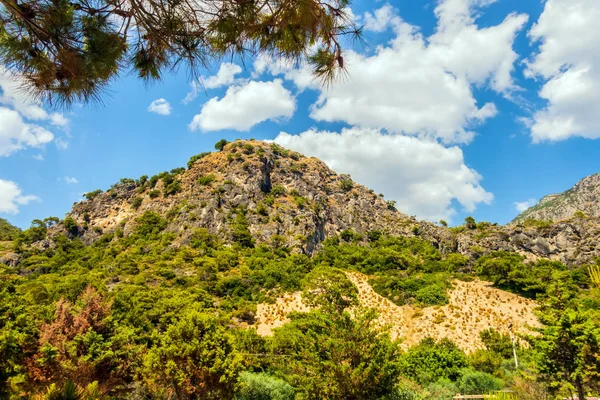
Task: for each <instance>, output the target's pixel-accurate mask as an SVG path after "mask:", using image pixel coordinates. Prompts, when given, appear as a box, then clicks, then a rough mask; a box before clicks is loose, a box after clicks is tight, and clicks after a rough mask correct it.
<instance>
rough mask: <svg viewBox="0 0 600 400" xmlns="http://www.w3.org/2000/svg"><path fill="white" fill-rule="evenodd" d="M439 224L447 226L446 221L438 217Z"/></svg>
mask: <svg viewBox="0 0 600 400" xmlns="http://www.w3.org/2000/svg"><path fill="white" fill-rule="evenodd" d="M440 225H441V226H444V227H448V223H447V222H446V221H444V220H443V219H440Z"/></svg>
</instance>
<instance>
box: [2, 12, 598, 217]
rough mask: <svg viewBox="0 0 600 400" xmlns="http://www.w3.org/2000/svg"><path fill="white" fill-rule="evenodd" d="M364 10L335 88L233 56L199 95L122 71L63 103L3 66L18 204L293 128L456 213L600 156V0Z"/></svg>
mask: <svg viewBox="0 0 600 400" xmlns="http://www.w3.org/2000/svg"><path fill="white" fill-rule="evenodd" d="M352 14H353V15H354V18H355V19H356V22H357V23H358V24H361V25H364V27H365V42H366V44H365V45H354V46H353V45H351V44H348V46H347V51H346V54H345V59H346V60H347V64H348V65H349V76H348V78H347V79H345V80H343V81H340V82H338V83H336V84H334V85H333V86H332V87H331V88H329V89H324V88H322V87H320V86H319V85H318V84H316V83H315V82H313V81H311V77H310V73H309V71H308V70H307V69H306V68H305V67H303V66H299V67H293V66H290V65H286V64H285V63H277V62H273V61H272V60H267V59H264V58H260V59H258V60H251V59H249V60H245V62H244V64H243V65H242V63H240V62H239V60H226V61H227V63H226V64H224V65H221V64H215V65H214V67H213V68H211V70H208V71H204V73H203V76H204V80H203V82H202V85H201V86H202V87H201V88H200V90H198V93H197V96H196V97H195V98H194V99H193V100H191V101H189V102H184V99H185V98H186V96H188V94H189V93H190V91H191V90H192V87H191V83H192V82H190V81H189V79H188V76H187V74H186V71H184V70H182V71H180V72H179V73H177V74H174V75H167V76H165V78H164V80H163V81H162V82H158V83H155V84H153V85H151V86H149V87H147V86H145V85H144V84H143V83H142V82H141V81H139V80H137V79H136V78H135V77H133V76H122V77H121V78H120V79H119V80H117V81H115V82H114V83H113V84H112V85H111V87H110V90H109V91H108V92H107V93H106V96H105V99H104V104H102V105H86V106H78V107H74V108H73V109H71V110H68V111H64V110H58V111H57V110H52V109H49V108H47V107H45V106H44V105H43V104H42V105H39V104H35V103H31V102H30V101H29V100H28V99H26V98H25V97H24V96H23V95H22V94H21V93H20V92H18V91H17V90H16V84H15V82H16V81H17V80H16V78H15V77H14V76H12V75H9V74H6V73H5V74H4V75H0V87H1V88H2V90H1V91H2V96H0V217H3V218H6V219H8V220H9V221H10V222H12V223H14V224H16V225H18V226H20V227H23V228H25V227H28V226H29V223H30V222H31V220H32V219H35V218H44V217H47V216H51V215H52V216H58V217H63V216H64V214H65V213H66V212H68V211H69V209H70V207H71V205H72V204H73V203H74V202H76V201H79V200H80V199H81V194H82V193H85V192H88V191H92V190H95V189H99V188H100V189H107V188H108V187H109V186H110V185H111V184H112V183H114V182H116V181H118V180H119V179H120V178H124V177H130V178H137V177H139V176H141V175H144V174H146V175H153V174H155V173H158V172H161V171H164V170H170V169H172V168H175V167H179V166H184V165H185V164H186V162H187V160H188V159H189V158H190V157H191V156H192V155H194V154H197V153H200V152H203V151H209V150H212V149H213V145H214V143H215V142H217V141H218V140H219V139H221V138H226V139H228V140H233V139H236V138H243V139H245V138H255V139H270V140H276V141H277V142H278V143H280V144H282V145H284V146H288V147H291V148H294V149H295V150H298V151H301V152H303V153H305V154H307V155H314V156H317V157H319V158H321V159H323V160H324V161H325V162H327V163H328V164H329V165H330V166H331V167H332V168H333V169H334V170H336V171H338V172H340V173H350V174H351V175H352V177H353V178H354V179H355V180H357V181H358V182H359V183H362V184H365V185H366V186H369V187H372V188H374V189H375V190H376V191H377V192H382V193H384V194H385V196H386V198H388V199H394V200H397V201H398V208H399V209H400V210H401V211H404V212H406V213H408V214H411V215H417V216H418V217H420V218H424V219H429V220H432V221H437V220H439V219H440V218H443V219H446V220H449V221H451V222H452V223H454V224H457V223H460V222H461V221H462V220H463V219H464V217H465V216H467V215H473V216H474V217H475V218H476V219H477V220H486V221H492V222H499V223H507V222H509V221H510V220H511V219H512V218H514V216H516V215H517V214H518V211H517V208H518V207H520V208H523V207H525V203H532V202H533V201H534V200H539V199H540V198H541V197H542V196H544V195H546V194H549V193H554V192H558V191H563V190H566V189H568V188H569V187H571V186H572V185H573V184H574V183H576V182H577V181H578V180H579V179H581V178H583V177H584V176H586V175H589V174H592V173H596V172H600V161H599V158H598V156H597V155H598V154H600V140H598V139H600V118H596V117H597V116H598V115H600V90H599V89H600V56H599V54H600V33H598V31H597V29H596V26H595V25H596V22H595V21H596V20H598V18H600V4H598V3H597V1H596V0H548V1H545V2H544V1H540V0H527V1H517V0H496V1H493V0H441V1H407V0H401V1H393V2H388V3H386V2H383V1H376V2H368V1H355V2H354V3H353V5H352ZM237 66H241V68H238V67H237ZM192 97H193V96H192ZM159 99H162V100H161V101H158V103H155V104H157V107H154V108H151V110H153V111H151V110H149V107H150V105H151V104H152V103H153V102H155V101H156V100H159ZM282 132H283V133H282ZM516 203H519V204H516Z"/></svg>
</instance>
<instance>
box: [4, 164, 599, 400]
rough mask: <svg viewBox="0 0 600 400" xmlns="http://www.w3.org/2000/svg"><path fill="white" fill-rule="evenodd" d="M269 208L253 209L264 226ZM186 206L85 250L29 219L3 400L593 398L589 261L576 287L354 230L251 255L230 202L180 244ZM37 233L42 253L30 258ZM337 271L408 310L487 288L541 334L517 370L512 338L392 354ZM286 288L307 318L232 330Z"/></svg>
mask: <svg viewBox="0 0 600 400" xmlns="http://www.w3.org/2000/svg"><path fill="white" fill-rule="evenodd" d="M178 173H180V172H179V171H172V172H169V173H163V174H159V175H160V176H161V178H159V180H160V179H165V178H167V181H168V180H169V179H171V178H174V177H175V176H177V174H178ZM151 180H152V178H150V179H148V180H146V181H145V182H144V183H143V185H148V186H149V185H150V181H151ZM175 181H176V179H173V180H172V182H175ZM157 182H158V181H157ZM172 182H171V183H172ZM290 194H291V195H292V196H296V197H299V194H298V193H297V192H295V191H293V190H290ZM141 198H142V197H135V198H133V199H132V206H133V204H134V203H137V201H136V199H141ZM270 198H273V197H272V195H271V197H270ZM267 204H268V201H265V202H264V203H259V204H258V205H257V209H256V214H258V215H259V216H262V215H263V212H266V213H267V214H268V208H267V207H268V206H267ZM185 206H186V205H185V203H181V204H179V205H177V206H175V207H174V208H173V209H172V210H171V211H169V213H168V214H167V215H166V216H162V215H160V214H158V213H155V212H152V211H146V212H144V213H143V214H141V215H139V216H138V217H137V218H136V219H134V220H132V221H131V223H130V224H129V225H128V228H127V229H125V231H124V226H119V227H118V228H117V229H116V230H114V231H106V232H104V233H103V232H102V230H99V231H98V235H97V240H96V241H95V242H94V243H92V244H89V245H85V244H84V243H83V241H82V239H81V238H80V236H79V234H80V233H81V232H83V230H82V229H84V228H85V227H82V226H79V225H78V223H77V221H76V220H75V219H74V218H72V217H68V218H65V220H63V221H62V223H61V222H59V220H58V219H57V218H47V219H45V220H35V221H33V223H32V226H31V227H30V228H29V229H27V230H25V231H22V232H18V233H17V234H16V236H14V235H13V236H12V239H13V249H14V251H16V252H17V253H18V254H19V256H20V257H21V259H20V261H19V262H18V263H17V264H16V265H13V266H10V267H9V266H6V265H3V264H0V398H22V397H23V396H21V394H23V393H27V394H28V395H30V397H31V396H46V397H45V398H50V397H48V396H54V397H52V398H65V397H64V396H68V395H73V393H80V396H83V395H84V393H85V396H87V397H83V398H94V399H95V398H102V397H99V395H98V393H101V394H102V396H105V397H108V398H127V396H131V395H132V390H133V389H132V388H135V389H134V390H135V396H138V397H137V398H146V399H163V398H180V399H198V398H202V399H238V400H239V399H242V400H244V399H283V400H287V399H315V400H316V399H324V398H327V399H364V398H372V399H382V400H383V399H423V400H424V399H449V398H452V396H454V395H455V394H456V393H459V392H460V393H464V394H480V393H493V392H496V391H498V390H501V389H508V390H511V391H513V392H512V393H513V395H514V396H516V398H524V399H533V398H535V399H540V398H550V397H549V396H555V397H562V398H565V397H567V396H569V395H570V394H572V393H580V394H581V393H583V394H593V393H596V392H597V391H598V390H599V389H600V388H599V387H598V383H597V382H598V377H599V376H600V355H599V354H600V345H599V343H600V311H598V310H599V309H600V288H598V287H597V284H596V283H595V282H596V281H597V280H598V281H600V278H598V276H600V274H599V273H598V271H599V268H600V267H598V266H594V267H589V270H591V271H592V278H593V279H590V277H589V275H588V266H578V267H576V266H570V267H567V266H565V265H563V264H560V263H558V262H552V261H549V260H540V261H537V262H535V263H531V262H526V261H525V259H524V258H523V257H522V256H519V255H517V254H514V253H508V252H492V253H490V254H487V255H482V256H481V257H479V258H478V259H477V260H472V259H469V257H467V256H464V255H461V254H456V253H449V254H444V253H442V252H441V251H440V250H439V249H438V248H437V247H435V246H434V245H432V244H431V243H429V242H427V241H426V240H423V239H421V238H417V237H394V236H389V235H386V234H385V233H384V232H381V231H377V230H373V231H369V232H366V233H359V232H356V231H353V230H351V229H346V230H344V231H342V232H340V234H339V235H338V236H334V237H330V238H328V239H326V240H325V241H324V243H323V247H322V249H321V250H320V251H318V252H317V253H316V254H314V255H313V256H308V255H305V254H297V253H294V252H293V251H292V249H291V248H289V247H287V243H291V242H292V241H291V240H290V238H289V237H286V236H285V234H283V233H281V234H274V235H272V238H271V241H270V243H269V244H268V245H267V244H261V243H257V242H256V241H255V240H254V238H253V236H252V233H251V231H250V227H249V223H248V219H249V218H251V217H253V218H256V217H257V216H256V214H249V212H250V211H249V210H246V209H243V208H241V207H238V208H236V209H231V210H230V211H229V214H228V215H227V217H226V218H227V223H228V225H227V226H228V228H229V237H228V240H225V239H223V238H219V237H217V236H215V235H213V234H211V233H209V232H208V231H207V230H206V229H196V230H193V231H192V232H191V235H190V236H189V237H186V238H185V240H182V238H181V237H178V234H177V233H175V232H176V231H177V228H178V224H177V222H176V221H174V220H173V219H174V218H175V216H176V215H178V213H179V210H181V208H182V207H185ZM259 206H260V207H259ZM263 208H264V210H263ZM78 218H80V217H78ZM82 218H83V220H86V216H85V215H83V217H82ZM261 218H264V217H261ZM57 224H59V225H58V228H59V229H57V230H55V231H53V230H51V229H50V228H51V227H53V226H55V225H57ZM481 224H482V223H479V224H476V225H477V227H476V229H477V230H480V229H490V226H487V225H486V226H483V225H481ZM480 227H481V228H480ZM465 229H466V228H465ZM49 231H52V235H51V236H52V239H51V240H52V243H53V245H52V246H49V247H47V248H44V247H41V246H38V245H34V246H31V244H32V243H35V242H37V241H39V240H42V239H44V238H46V235H47V233H48V232H49ZM65 231H66V234H61V232H63V233H64V232H65ZM296 239H297V240H300V241H302V242H303V243H305V242H306V241H307V239H306V238H296ZM598 265H600V264H598ZM348 271H358V272H362V273H364V274H368V275H369V276H370V283H371V285H372V287H373V288H374V290H375V291H376V292H377V293H379V294H381V295H382V296H384V297H385V298H387V299H389V300H391V301H392V302H394V303H396V304H398V305H404V304H411V305H413V306H414V307H427V306H434V307H436V306H441V305H444V304H447V303H448V294H447V292H448V290H449V288H450V287H451V285H452V280H453V279H454V278H457V277H459V278H464V279H472V277H474V276H479V277H482V278H485V279H490V280H492V281H493V282H494V284H496V285H497V286H498V287H501V288H504V289H507V290H511V291H514V292H518V293H521V294H523V295H526V296H529V297H535V298H537V299H538V301H539V302H540V304H541V307H540V309H539V316H540V320H541V321H542V322H543V325H542V326H541V327H540V328H539V334H538V335H533V336H531V337H525V338H523V339H525V340H527V341H528V342H529V346H522V345H519V344H517V345H516V347H515V351H516V353H517V356H518V359H519V364H520V366H519V369H516V368H515V366H514V360H513V343H512V340H511V338H510V336H508V335H506V334H503V333H500V332H498V331H496V330H493V329H488V330H485V331H483V332H481V340H482V342H483V344H484V346H485V348H484V349H480V350H477V351H475V352H473V353H471V354H465V353H464V352H463V351H462V350H461V349H460V348H459V347H458V346H457V345H456V344H454V343H452V342H450V341H449V340H447V339H442V340H437V341H436V340H434V339H431V338H427V339H424V340H422V341H421V342H420V343H419V344H417V345H416V346H413V347H412V348H409V349H408V350H406V351H402V350H401V349H400V341H393V340H391V338H390V335H389V334H388V331H387V328H386V327H382V326H380V325H379V324H378V323H377V321H376V317H377V315H376V313H375V312H374V311H373V310H369V309H365V308H363V307H361V306H360V304H359V302H358V296H357V295H358V290H357V288H356V287H355V286H354V285H353V284H352V282H351V281H350V279H349V278H348V276H347V275H346V272H348ZM298 291H301V292H302V293H303V298H304V299H305V302H306V303H307V304H308V305H311V306H312V307H313V308H312V310H311V311H310V312H306V313H292V314H291V315H289V318H290V322H289V323H287V324H285V325H284V326H282V327H280V328H277V329H275V330H274V334H273V336H271V337H260V336H258V335H257V334H256V331H255V330H253V329H246V328H245V327H247V326H248V325H250V326H252V325H254V324H255V323H256V313H257V305H258V304H259V303H271V302H273V301H274V300H275V298H277V297H279V296H280V295H282V294H283V293H284V292H288V293H289V292H298ZM399 339H400V340H401V339H402V338H399ZM527 393H529V394H527ZM532 393H533V394H532ZM527 395H529V396H530V397H526V396H527ZM60 396H63V397H60ZM94 396H95V397H94ZM500 397H501V396H500V395H499V398H500ZM41 398H44V397H41ZM67 398H68V397H67Z"/></svg>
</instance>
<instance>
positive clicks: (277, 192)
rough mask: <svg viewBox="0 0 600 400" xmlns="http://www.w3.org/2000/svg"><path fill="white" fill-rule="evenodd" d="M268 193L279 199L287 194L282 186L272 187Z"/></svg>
mask: <svg viewBox="0 0 600 400" xmlns="http://www.w3.org/2000/svg"><path fill="white" fill-rule="evenodd" d="M270 193H271V195H273V196H274V197H280V196H283V195H285V194H286V193H287V190H286V189H285V186H283V185H274V186H273V187H271V191H270Z"/></svg>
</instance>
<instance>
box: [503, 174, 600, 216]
mask: <svg viewBox="0 0 600 400" xmlns="http://www.w3.org/2000/svg"><path fill="white" fill-rule="evenodd" d="M577 212H582V213H584V214H585V215H586V216H588V217H596V218H598V217H600V174H593V175H589V176H586V177H585V178H583V179H582V180H580V181H579V182H577V183H576V184H575V186H573V187H572V188H570V189H568V190H566V191H564V192H562V193H558V194H550V195H547V196H544V197H543V198H542V199H541V200H540V201H539V202H538V203H537V204H536V205H534V206H533V207H530V208H528V209H527V210H525V211H523V212H522V213H521V214H519V215H517V217H516V218H515V219H514V220H513V221H512V222H513V223H515V222H523V221H525V220H527V219H535V220H542V221H564V220H568V219H571V218H572V217H573V215H574V214H575V213H577Z"/></svg>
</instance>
